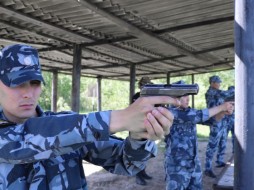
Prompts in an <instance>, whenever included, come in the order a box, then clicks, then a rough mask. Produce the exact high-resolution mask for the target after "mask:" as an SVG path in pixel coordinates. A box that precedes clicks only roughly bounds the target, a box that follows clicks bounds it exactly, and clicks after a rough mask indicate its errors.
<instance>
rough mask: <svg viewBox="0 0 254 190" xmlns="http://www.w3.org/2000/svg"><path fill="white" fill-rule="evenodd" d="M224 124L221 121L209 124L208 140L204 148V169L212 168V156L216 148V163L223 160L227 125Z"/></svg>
mask: <svg viewBox="0 0 254 190" xmlns="http://www.w3.org/2000/svg"><path fill="white" fill-rule="evenodd" d="M225 125H226V123H225V122H223V121H221V122H218V123H217V124H216V125H212V126H210V134H209V142H208V144H207V149H206V162H205V169H206V170H211V169H212V160H213V156H214V154H215V152H216V151H217V150H218V152H217V160H216V163H217V164H220V163H223V162H224V155H225V152H226V146H227V136H228V131H227V126H225Z"/></svg>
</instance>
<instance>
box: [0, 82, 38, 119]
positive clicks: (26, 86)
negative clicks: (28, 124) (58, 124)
mask: <svg viewBox="0 0 254 190" xmlns="http://www.w3.org/2000/svg"><path fill="white" fill-rule="evenodd" d="M41 91H42V89H41V82H40V81H36V80H33V81H28V82H25V83H23V84H21V85H19V86H17V87H8V86H5V85H4V84H3V83H2V81H0V104H1V106H2V108H3V112H4V115H5V116H6V117H7V119H8V120H10V121H12V122H16V123H23V122H24V121H25V120H26V119H28V118H30V117H34V116H36V115H37V114H36V111H35V108H36V106H37V103H38V99H39V97H40V94H41Z"/></svg>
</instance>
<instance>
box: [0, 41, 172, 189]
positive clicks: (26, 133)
mask: <svg viewBox="0 0 254 190" xmlns="http://www.w3.org/2000/svg"><path fill="white" fill-rule="evenodd" d="M42 83H44V79H43V76H42V73H41V66H40V64H39V57H38V52H37V50H36V49H34V48H33V47H31V46H28V45H23V44H15V45H12V46H8V47H5V48H4V49H2V51H1V52H0V104H1V106H2V110H1V112H0V119H1V120H0V152H1V153H0V189H5V190H28V189H30V190H46V189H66V190H68V189H79V190H81V189H82V190H87V182H86V178H85V174H84V168H83V165H82V161H83V160H86V161H88V162H90V163H93V164H96V165H100V166H102V167H103V168H105V169H106V170H108V171H110V172H112V173H116V174H122V175H135V174H136V173H137V172H139V171H140V170H142V169H144V167H145V165H146V162H147V160H148V159H150V158H151V157H154V156H155V154H156V145H155V143H154V141H153V140H156V139H159V138H161V136H163V135H165V134H168V132H169V128H170V126H171V125H172V120H173V116H172V114H171V113H170V112H169V111H168V110H167V109H165V108H155V107H154V106H153V105H154V104H159V103H164V104H165V103H175V102H176V100H175V99H173V98H170V97H166V96H165V97H145V98H141V99H139V100H137V101H135V103H133V104H132V105H130V106H129V107H127V108H125V109H122V110H115V111H101V112H94V113H89V114H77V113H74V112H70V111H69V112H67V111H66V112H60V113H53V112H50V111H48V112H44V111H43V110H42V109H41V107H40V106H39V105H38V99H39V97H40V94H41V92H42ZM126 130H127V131H129V133H130V135H129V137H127V138H126V139H125V140H123V141H121V140H117V139H113V138H111V137H110V134H113V133H116V132H119V131H126ZM149 139H151V140H149Z"/></svg>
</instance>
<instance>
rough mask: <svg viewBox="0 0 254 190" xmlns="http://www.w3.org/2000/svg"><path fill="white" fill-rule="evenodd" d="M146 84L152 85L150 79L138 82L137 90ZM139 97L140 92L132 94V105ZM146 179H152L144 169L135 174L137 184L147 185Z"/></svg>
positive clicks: (145, 78)
mask: <svg viewBox="0 0 254 190" xmlns="http://www.w3.org/2000/svg"><path fill="white" fill-rule="evenodd" d="M146 84H153V83H152V82H151V79H150V78H149V77H142V78H141V79H140V80H139V82H138V87H139V89H140V90H141V89H142V88H143V87H144V86H145V85H146ZM139 97H140V91H139V92H137V93H136V94H134V96H133V97H132V103H133V102H135V101H136V100H137V99H138V98H139ZM146 179H147V180H150V179H152V177H151V176H149V175H148V174H147V173H146V170H145V169H143V170H141V171H140V172H139V173H137V174H136V183H137V184H139V185H147V182H146Z"/></svg>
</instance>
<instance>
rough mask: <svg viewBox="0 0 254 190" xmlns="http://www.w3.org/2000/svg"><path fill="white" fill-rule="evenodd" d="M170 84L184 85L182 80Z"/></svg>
mask: <svg viewBox="0 0 254 190" xmlns="http://www.w3.org/2000/svg"><path fill="white" fill-rule="evenodd" d="M172 84H185V82H184V81H183V80H179V81H177V82H173V83H172Z"/></svg>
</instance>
